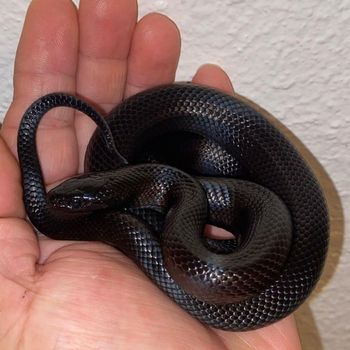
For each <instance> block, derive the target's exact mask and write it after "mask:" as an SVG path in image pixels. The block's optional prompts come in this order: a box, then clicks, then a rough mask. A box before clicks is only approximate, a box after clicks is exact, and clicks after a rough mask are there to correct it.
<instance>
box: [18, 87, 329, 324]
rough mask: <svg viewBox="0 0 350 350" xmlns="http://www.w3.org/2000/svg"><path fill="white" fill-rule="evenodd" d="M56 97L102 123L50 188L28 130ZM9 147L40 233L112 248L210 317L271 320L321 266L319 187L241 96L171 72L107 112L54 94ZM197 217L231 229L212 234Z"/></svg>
mask: <svg viewBox="0 0 350 350" xmlns="http://www.w3.org/2000/svg"><path fill="white" fill-rule="evenodd" d="M59 106H66V107H72V108H74V109H76V110H80V111H81V112H83V113H85V114H86V115H88V116H89V117H90V118H92V119H93V120H94V121H95V122H96V123H97V125H98V128H97V129H96V131H95V133H94V135H93V136H92V138H91V140H90V143H89V145H88V148H87V152H86V158H85V172H84V173H83V174H81V175H78V176H76V177H74V178H71V179H68V180H66V181H64V182H63V183H61V184H60V185H58V186H57V187H56V188H54V189H52V190H51V191H50V192H48V193H46V190H45V185H44V180H43V176H42V173H41V168H40V162H39V159H38V155H37V150H36V130H37V127H38V124H39V123H40V120H41V118H42V117H43V116H44V114H45V113H46V112H47V111H49V110H50V109H52V108H54V107H59ZM18 155H19V160H20V166H21V171H22V177H23V188H24V202H25V206H26V210H27V214H28V217H29V219H30V220H31V222H32V224H33V225H34V226H35V227H36V229H37V230H38V231H40V232H42V233H43V234H45V235H47V236H49V237H51V238H53V239H64V240H68V239H69V240H89V241H102V242H105V243H107V244H109V245H112V246H114V247H115V248H117V249H119V250H120V251H122V252H123V253H124V254H125V255H127V256H128V257H130V258H131V259H132V260H133V261H135V262H136V264H137V265H138V266H139V267H140V268H141V269H142V270H143V272H144V273H145V274H146V275H147V276H148V277H149V278H151V279H152V280H153V281H154V283H156V284H157V285H158V287H159V288H160V289H162V290H163V291H164V292H165V293H166V294H167V295H168V296H169V297H170V298H172V299H173V300H174V301H175V302H176V303H178V305H179V306H181V307H182V308H183V309H185V310H187V311H188V312H189V313H190V314H191V315H193V316H194V317H196V318H197V319H198V320H200V321H201V322H203V323H205V324H206V325H209V326H212V327H215V328H220V329H224V330H231V331H237V330H248V329H255V328H258V327H262V326H264V325H267V324H270V323H272V322H274V321H276V320H279V319H281V318H283V317H285V316H286V315H288V314H289V313H291V312H292V311H294V310H295V309H296V308H297V307H298V306H299V305H300V304H301V303H302V302H303V301H304V300H305V298H306V297H307V296H308V295H309V294H310V292H311V291H312V289H313V288H314V286H315V284H316V282H317V280H318V278H319V276H320V273H321V271H322V267H323V265H324V260H325V256H326V252H327V243H328V226H329V224H328V222H329V218H328V216H329V215H328V211H327V206H326V202H325V199H324V196H323V194H322V191H321V189H320V185H319V183H318V181H317V180H316V178H315V176H314V175H313V173H312V171H311V170H310V168H309V167H308V165H307V164H306V162H305V160H304V159H303V158H302V156H301V155H300V154H299V153H298V152H297V151H296V150H295V148H294V147H293V146H292V145H291V143H290V142H289V141H288V140H287V139H286V138H285V137H284V136H283V135H282V134H281V133H280V132H279V131H278V130H277V129H276V128H275V127H274V126H273V125H271V124H270V123H269V122H268V121H267V119H266V118H265V117H264V116H263V115H262V114H261V112H259V111H257V110H255V109H254V108H252V107H251V106H248V105H247V104H246V103H245V102H244V101H242V99H240V98H238V97H236V96H231V95H227V94H225V93H223V92H220V91H216V90H214V89H211V88H208V87H201V86H197V85H194V84H190V83H175V84H171V85H165V86H160V87H156V88H152V89H150V90H147V91H144V92H141V93H139V94H137V95H135V96H132V97H130V98H128V99H126V100H125V101H123V102H122V103H121V104H120V105H118V106H117V107H116V108H115V109H113V111H112V112H111V113H110V114H109V115H108V116H107V118H106V119H103V118H102V117H100V116H99V114H98V113H97V112H95V111H94V109H93V108H92V107H90V106H89V105H88V104H87V103H85V102H84V101H82V100H80V99H79V98H77V97H74V96H70V95H67V94H63V93H53V94H49V95H46V96H44V97H42V98H40V99H38V100H37V101H36V102H34V103H33V104H32V105H31V106H30V107H29V108H28V110H27V111H26V112H25V114H24V116H23V119H22V121H21V124H20V127H19V133H18ZM206 224H212V225H215V226H219V227H221V228H224V229H226V230H228V231H230V232H232V234H233V235H232V238H231V239H225V240H222V239H221V240H220V239H214V238H209V237H207V235H205V234H204V233H203V232H204V229H205V225H206Z"/></svg>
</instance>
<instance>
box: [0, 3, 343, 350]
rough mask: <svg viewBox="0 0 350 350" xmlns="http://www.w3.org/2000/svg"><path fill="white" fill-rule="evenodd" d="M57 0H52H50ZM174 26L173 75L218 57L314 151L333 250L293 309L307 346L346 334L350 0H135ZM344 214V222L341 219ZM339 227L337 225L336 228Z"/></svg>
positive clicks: (18, 13)
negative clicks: (177, 46)
mask: <svg viewBox="0 0 350 350" xmlns="http://www.w3.org/2000/svg"><path fill="white" fill-rule="evenodd" d="M58 1H59V0H58ZM139 2H140V15H143V14H145V13H146V12H149V11H159V12H162V13H165V14H167V15H169V16H170V17H172V18H173V19H174V20H175V21H176V22H177V24H178V26H179V27H180V29H181V31H182V37H183V46H182V47H183V50H182V58H181V62H180V69H179V73H178V79H179V80H187V79H189V78H190V77H191V75H192V74H193V72H194V71H195V70H196V68H197V66H198V65H199V64H201V63H204V62H213V63H218V64H221V65H222V66H223V67H224V68H225V69H226V70H227V71H228V72H229V74H230V76H231V77H232V80H233V81H234V83H235V88H236V90H237V91H238V92H239V93H241V94H243V95H245V96H247V97H249V98H251V99H253V100H254V101H256V102H257V103H259V104H260V105H262V106H263V107H264V108H266V109H267V110H268V111H270V112H271V113H272V114H273V115H275V116H276V117H277V118H279V119H280V120H281V121H282V122H283V123H284V124H285V125H286V126H287V127H288V128H290V129H291V130H292V131H293V132H294V133H295V134H296V135H297V136H298V137H299V138H300V139H301V140H302V142H303V143H304V144H305V145H306V146H307V147H308V148H309V149H310V150H311V151H312V152H313V153H314V155H315V156H316V157H317V158H318V160H319V161H320V163H321V164H322V165H323V167H324V168H325V170H326V172H327V173H328V174H329V176H330V178H331V179H332V180H333V182H334V184H335V186H336V188H337V191H338V195H339V197H340V198H341V201H342V206H343V212H344V216H345V219H344V218H343V214H342V212H341V210H340V209H339V198H338V197H337V195H336V194H334V193H333V192H332V190H331V187H332V184H331V183H330V182H329V179H327V178H326V176H325V174H323V177H324V178H326V179H324V181H323V183H325V186H326V187H327V189H326V190H327V191H328V198H329V199H330V204H331V207H332V216H333V226H332V227H333V230H332V231H333V232H332V240H331V252H330V255H329V259H328V262H327V267H326V270H325V274H324V276H323V278H322V281H321V287H319V288H318V289H317V291H316V293H314V295H313V297H312V298H311V300H310V301H309V302H308V304H307V305H306V306H304V307H303V308H302V309H301V310H300V311H299V312H298V315H297V316H298V322H299V326H300V330H301V333H302V337H303V342H304V347H305V349H313V350H316V349H317V350H318V349H346V348H347V347H348V346H349V345H348V344H349V342H350V322H349V321H348V314H349V311H350V293H349V291H350V277H349V271H350V239H349V233H350V232H348V234H347V235H346V233H345V232H346V227H347V230H348V231H349V226H350V215H349V211H350V98H349V96H350V64H349V61H350V1H349V0H327V1H320V0H305V1H287V0H256V1H248V0H220V1H205V0H154V1H151V0H140V1H139ZM28 3H29V1H28V0H0V31H1V35H0V77H1V79H0V91H1V94H0V119H2V118H3V116H4V112H5V110H6V108H7V106H8V104H9V102H10V99H11V93H12V77H11V75H12V66H13V59H14V55H15V49H16V44H17V41H18V36H19V33H20V30H21V25H22V22H23V19H24V14H25V9H26V7H27V5H28ZM344 221H345V224H344ZM344 226H345V228H344Z"/></svg>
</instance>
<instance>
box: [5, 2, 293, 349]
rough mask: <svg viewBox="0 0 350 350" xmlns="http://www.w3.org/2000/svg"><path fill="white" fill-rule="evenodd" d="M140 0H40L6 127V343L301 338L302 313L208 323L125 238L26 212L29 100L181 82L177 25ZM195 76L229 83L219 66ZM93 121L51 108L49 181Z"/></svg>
mask: <svg viewBox="0 0 350 350" xmlns="http://www.w3.org/2000/svg"><path fill="white" fill-rule="evenodd" d="M136 19H137V3H136V1H133V0H119V1H115V0H95V1H92V0H81V1H80V9H79V10H77V9H76V8H75V7H74V5H73V4H72V2H71V1H70V0H60V1H57V0H34V1H32V3H31V5H30V8H29V10H28V14H27V17H26V21H25V24H24V29H23V33H22V37H21V40H20V43H19V47H18V51H17V57H16V65H15V74H14V88H15V89H14V97H13V102H12V104H11V106H10V109H9V111H8V113H7V115H6V118H5V121H4V125H3V128H2V130H1V139H0V148H1V149H0V164H1V169H2V171H1V172H0V246H1V250H0V283H1V290H0V349H33V350H34V349H35V350H36V349H47V350H48V349H85V350H86V349H105V350H107V349H116V348H118V349H119V348H121V349H143V350H145V349H153V348H156V347H157V346H161V347H162V348H163V349H210V350H212V349H213V350H214V349H250V348H252V349H280V350H283V349H299V348H300V344H299V339H298V335H297V331H296V328H295V323H294V320H293V318H290V317H289V318H287V319H285V320H282V321H280V322H278V323H276V324H274V325H271V326H268V327H265V328H263V329H260V330H257V331H251V332H244V333H232V332H224V331H218V330H214V329H211V328H208V327H205V326H203V325H202V324H201V323H199V322H198V321H196V320H195V319H194V318H192V317H191V316H189V315H188V314H187V313H186V312H184V311H183V310H182V309H181V308H179V307H178V306H177V305H176V304H174V302H173V301H171V300H170V299H169V298H168V297H167V296H166V295H164V294H163V293H162V292H161V291H160V290H159V289H158V288H157V287H156V286H155V285H153V283H151V282H150V281H149V280H148V278H146V277H145V276H144V275H143V273H142V272H141V271H140V270H139V269H138V268H137V267H136V265H134V263H132V262H131V261H130V260H129V259H127V258H126V257H125V256H124V255H123V254H121V253H119V252H118V251H116V250H115V249H113V248H111V247H109V246H107V245H105V244H101V243H93V242H89V243H87V242H67V241H53V240H50V239H47V238H45V237H44V236H42V235H39V237H37V236H36V235H35V233H34V231H33V228H32V227H31V225H30V224H29V223H28V222H27V221H26V218H25V210H24V206H23V201H22V188H21V180H20V171H19V167H18V163H17V160H16V158H15V155H16V153H17V152H16V136H17V130H18V124H19V122H20V119H21V117H22V115H23V112H24V110H25V109H26V108H27V107H28V106H29V105H30V104H31V102H32V101H34V100H35V99H36V98H38V97H39V96H41V95H44V94H46V93H49V92H54V91H64V92H70V93H75V94H79V95H80V96H83V97H84V98H85V99H87V100H90V101H93V102H94V103H95V104H96V105H98V106H100V107H101V108H102V109H103V110H104V111H105V112H107V111H109V110H110V109H111V108H112V107H113V106H114V105H116V104H117V103H118V102H120V101H121V100H122V99H123V98H125V97H128V96H130V95H132V94H135V93H136V92H138V91H141V90H144V89H146V88H149V87H151V86H154V85H159V84H162V83H170V82H173V80H174V77H175V71H176V67H177V62H178V58H179V53H180V35H179V32H178V29H177V28H176V25H175V24H174V23H173V22H171V21H170V20H169V19H168V18H166V17H164V16H161V15H159V14H150V15H148V16H146V17H144V18H143V19H142V20H141V21H140V22H138V23H136ZM193 80H194V81H195V82H196V83H200V84H206V85H212V86H214V87H217V88H219V89H222V90H225V91H227V92H228V93H230V92H232V91H233V90H232V86H231V83H230V81H229V78H228V77H227V75H226V74H225V73H224V72H223V71H222V70H221V69H220V68H218V67H216V66H211V65H206V66H203V67H201V68H200V69H199V70H198V72H197V73H196V74H195V76H194V78H193ZM93 129H94V125H93V124H92V123H91V122H90V121H89V120H88V119H87V118H86V117H83V116H81V115H80V114H78V113H75V112H73V111H72V110H70V109H64V108H60V109H56V110H53V111H51V112H50V113H49V114H48V115H47V116H46V117H45V118H44V119H43V121H42V122H41V124H40V128H39V131H38V134H37V135H38V148H39V157H40V159H41V162H42V168H43V171H44V176H45V181H46V184H47V185H48V186H50V185H52V184H54V183H56V182H57V181H59V180H61V179H63V178H66V177H69V176H72V175H75V174H76V173H78V172H81V171H82V169H83V165H82V164H83V158H84V150H85V147H86V144H87V142H88V140H89V138H90V135H91V133H92V131H93Z"/></svg>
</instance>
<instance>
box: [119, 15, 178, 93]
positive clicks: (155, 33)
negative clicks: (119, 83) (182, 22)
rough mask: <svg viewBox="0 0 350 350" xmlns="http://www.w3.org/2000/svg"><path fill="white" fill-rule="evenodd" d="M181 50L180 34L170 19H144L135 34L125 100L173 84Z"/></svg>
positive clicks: (139, 23)
mask: <svg viewBox="0 0 350 350" xmlns="http://www.w3.org/2000/svg"><path fill="white" fill-rule="evenodd" d="M180 50H181V36H180V31H179V29H178V27H177V26H176V24H175V23H174V22H173V21H172V20H171V19H170V18H168V17H167V16H165V15H162V14H159V13H150V14H147V15H146V16H144V17H143V18H142V19H141V20H140V21H139V22H138V24H137V26H136V29H135V32H134V37H133V42H132V46H131V50H130V55H129V65H128V79H127V86H126V92H125V97H128V96H130V95H133V94H135V93H137V92H139V91H142V90H145V89H147V88H150V87H153V86H155V85H161V84H166V83H171V82H173V81H174V79H175V74H176V69H177V65H178V61H179V57H180Z"/></svg>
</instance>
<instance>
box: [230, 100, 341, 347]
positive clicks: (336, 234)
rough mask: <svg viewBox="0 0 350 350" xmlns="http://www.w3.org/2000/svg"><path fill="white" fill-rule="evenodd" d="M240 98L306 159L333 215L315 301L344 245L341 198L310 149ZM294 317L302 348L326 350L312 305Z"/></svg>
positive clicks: (329, 278)
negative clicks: (324, 261) (276, 129)
mask: <svg viewBox="0 0 350 350" xmlns="http://www.w3.org/2000/svg"><path fill="white" fill-rule="evenodd" d="M237 97H238V98H240V99H242V100H243V101H244V102H246V103H248V104H249V105H251V106H252V107H253V108H254V109H256V110H258V111H259V112H260V113H261V114H263V115H264V116H265V117H266V118H267V119H268V120H269V121H270V122H271V123H272V124H273V125H274V126H275V127H277V128H278V129H279V130H280V131H281V132H282V133H283V134H284V135H285V136H286V137H287V138H288V139H289V140H290V141H291V142H292V144H293V145H294V146H295V148H296V149H297V150H298V151H299V152H300V153H301V154H302V156H303V157H304V159H306V161H307V162H308V164H309V165H310V167H311V169H312V170H313V172H314V174H315V175H316V176H317V179H318V181H319V182H320V184H321V186H322V188H323V191H324V195H325V197H326V200H327V204H328V209H329V214H330V241H329V250H328V255H327V259H326V263H325V267H324V270H323V273H322V275H321V278H320V281H319V283H318V284H317V286H316V288H315V290H314V292H313V293H312V295H311V298H312V297H314V296H316V295H317V294H319V293H321V292H322V289H323V287H324V286H325V285H327V283H328V282H329V281H330V280H331V278H332V276H333V274H334V273H335V270H336V268H337V265H338V263H339V259H340V255H341V251H342V246H343V241H344V214H343V209H342V205H341V200H340V197H339V195H338V192H337V190H336V188H335V185H334V183H333V181H332V180H331V178H330V177H329V175H328V174H327V172H326V171H325V169H324V168H323V167H322V165H321V164H320V163H319V162H318V160H317V159H316V158H315V156H314V155H313V154H312V153H311V152H310V151H309V150H308V149H307V147H306V146H305V145H304V144H303V143H302V142H301V141H300V140H299V139H298V138H297V137H296V136H295V135H294V134H293V133H292V132H291V131H290V130H289V129H288V128H287V127H286V126H285V125H283V124H282V123H281V122H280V121H279V120H277V119H276V118H275V117H274V116H272V115H271V114H270V113H268V112H267V111H266V110H264V109H263V108H261V107H260V106H258V105H257V104H255V103H254V102H252V101H250V100H249V99H247V98H245V97H243V96H240V95H237ZM295 316H296V321H297V324H298V329H299V333H300V337H301V341H302V344H303V350H315V349H317V350H323V349H324V347H323V346H322V342H321V337H320V334H319V331H318V328H317V324H316V322H315V319H314V317H313V315H312V312H311V309H310V307H309V305H308V304H307V303H305V304H304V305H302V306H301V307H300V308H299V309H298V311H297V312H296V314H295Z"/></svg>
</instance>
